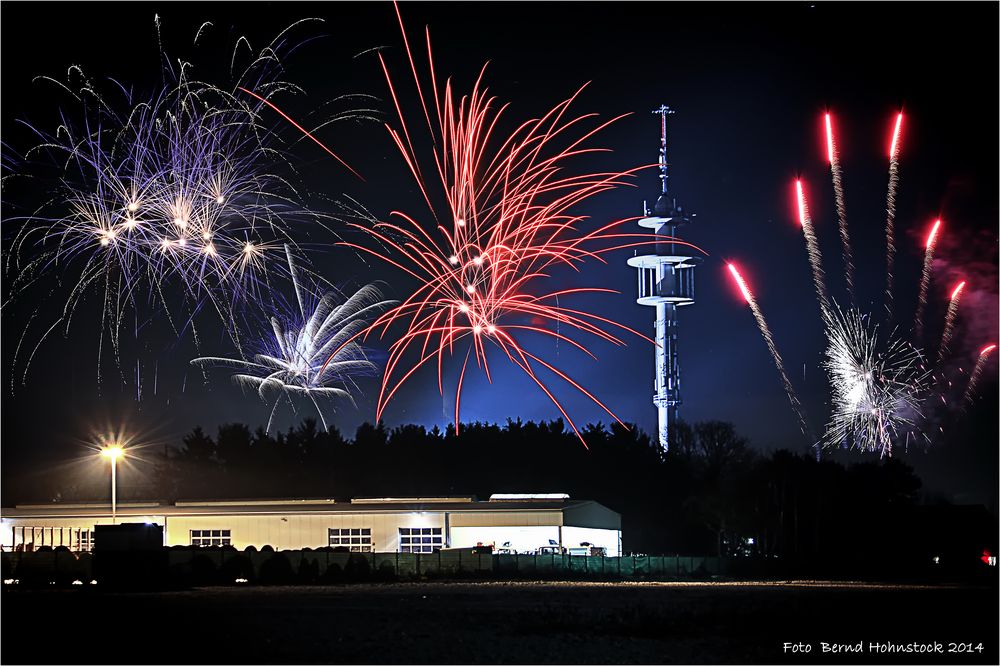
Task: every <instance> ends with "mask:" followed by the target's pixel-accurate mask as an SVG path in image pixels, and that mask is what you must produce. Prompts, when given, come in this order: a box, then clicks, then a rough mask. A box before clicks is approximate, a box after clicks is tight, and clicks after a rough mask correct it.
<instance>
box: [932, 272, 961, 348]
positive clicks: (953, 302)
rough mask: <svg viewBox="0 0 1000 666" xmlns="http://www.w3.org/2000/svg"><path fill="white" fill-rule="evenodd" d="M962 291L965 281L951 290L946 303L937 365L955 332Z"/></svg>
mask: <svg viewBox="0 0 1000 666" xmlns="http://www.w3.org/2000/svg"><path fill="white" fill-rule="evenodd" d="M963 289H965V280H963V281H961V282H959V283H958V284H957V285H955V288H954V289H952V290H951V299H950V300H949V301H948V312H947V313H946V314H945V316H944V331H943V332H942V333H941V346H940V347H939V348H938V363H940V362H941V361H942V360H943V359H944V355H945V354H946V353H948V343H950V342H951V336H952V333H953V332H954V331H955V318H956V317H957V316H958V304H959V301H961V300H962V290H963Z"/></svg>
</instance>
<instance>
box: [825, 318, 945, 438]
mask: <svg viewBox="0 0 1000 666" xmlns="http://www.w3.org/2000/svg"><path fill="white" fill-rule="evenodd" d="M827 340H828V346H827V349H826V353H825V356H826V359H825V361H824V363H823V367H824V368H825V369H826V370H827V373H828V378H829V382H830V389H831V394H832V395H831V397H832V410H831V415H830V421H829V423H828V425H827V428H826V431H825V433H824V435H823V446H824V447H826V448H834V447H838V446H840V445H841V444H844V443H847V444H849V445H850V446H852V447H853V448H856V449H859V450H861V451H865V452H878V453H879V455H880V456H882V457H884V456H891V455H892V449H893V443H894V441H897V440H899V439H900V438H901V437H902V438H903V439H904V440H905V441H907V442H908V441H909V439H910V437H911V436H913V435H914V433H915V432H916V431H917V427H916V423H917V421H918V420H919V419H920V418H921V417H922V414H921V411H920V404H921V402H922V400H923V397H924V394H925V393H926V392H927V388H928V385H927V380H928V378H929V377H930V371H929V370H925V369H923V365H924V362H923V357H922V356H921V354H920V352H919V351H917V349H916V348H915V347H913V345H910V344H909V343H906V342H904V341H902V340H900V339H899V338H897V337H895V336H890V338H889V339H888V340H887V342H886V343H885V345H884V348H883V346H882V345H881V344H880V340H879V336H878V326H877V325H872V323H871V319H870V317H867V316H865V315H862V314H861V313H859V312H857V311H856V310H851V311H849V312H847V313H842V312H841V311H840V310H831V312H830V316H829V318H828V320H827Z"/></svg>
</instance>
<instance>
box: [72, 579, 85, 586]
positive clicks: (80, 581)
mask: <svg viewBox="0 0 1000 666" xmlns="http://www.w3.org/2000/svg"><path fill="white" fill-rule="evenodd" d="M73 585H83V581H82V580H80V579H79V578H77V579H76V580H74V581H73Z"/></svg>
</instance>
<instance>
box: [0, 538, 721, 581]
mask: <svg viewBox="0 0 1000 666" xmlns="http://www.w3.org/2000/svg"><path fill="white" fill-rule="evenodd" d="M165 551H166V558H162V559H163V561H164V571H163V572H162V575H163V576H164V577H165V578H166V580H167V581H169V582H172V583H175V584H193V585H215V584H233V583H235V582H237V581H240V582H250V583H265V584H267V583H275V584H296V583H299V584H317V583H319V584H323V583H336V582H350V581H362V580H399V579H416V578H464V577H481V578H521V579H560V578H562V579H565V578H572V579H579V578H600V579H687V578H707V577H709V576H715V575H720V574H723V573H725V571H726V570H727V568H728V567H727V561H726V560H722V559H720V558H717V557H688V556H666V555H648V556H647V555H642V556H639V555H637V556H625V557H601V556H582V555H557V554H537V555H493V554H486V553H475V552H472V551H470V550H457V551H438V552H436V553H426V554H418V553H344V552H333V551H326V550H283V551H277V552H275V551H272V550H270V549H268V548H265V549H264V550H260V551H258V550H256V549H252V548H248V549H246V550H244V551H238V550H236V549H234V548H225V547H223V548H194V547H181V546H176V547H170V548H166V549H165ZM100 557H101V555H100V554H99V553H73V552H70V551H68V550H65V549H58V550H53V551H48V550H41V551H35V552H14V553H3V555H2V564H3V578H4V579H5V580H18V581H19V582H20V583H22V584H47V583H49V582H55V583H56V584H70V583H72V582H73V581H80V582H81V583H89V582H90V581H91V580H93V577H94V575H95V567H94V560H95V558H100Z"/></svg>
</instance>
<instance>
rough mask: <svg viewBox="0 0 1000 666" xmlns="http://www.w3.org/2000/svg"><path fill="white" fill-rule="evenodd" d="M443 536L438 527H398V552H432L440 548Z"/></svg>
mask: <svg viewBox="0 0 1000 666" xmlns="http://www.w3.org/2000/svg"><path fill="white" fill-rule="evenodd" d="M443 545H444V537H442V536H441V528H440V527H400V528H399V552H401V553H433V552H434V551H435V550H441V547H442V546H443Z"/></svg>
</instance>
